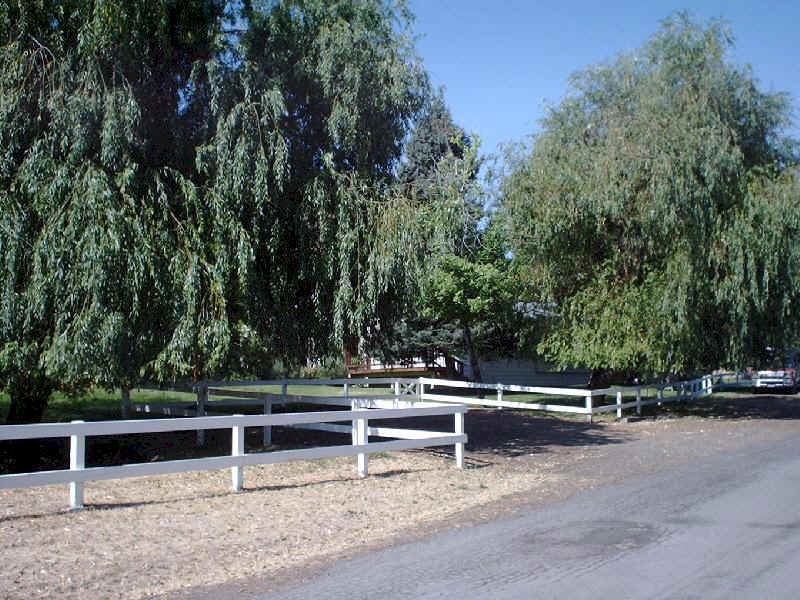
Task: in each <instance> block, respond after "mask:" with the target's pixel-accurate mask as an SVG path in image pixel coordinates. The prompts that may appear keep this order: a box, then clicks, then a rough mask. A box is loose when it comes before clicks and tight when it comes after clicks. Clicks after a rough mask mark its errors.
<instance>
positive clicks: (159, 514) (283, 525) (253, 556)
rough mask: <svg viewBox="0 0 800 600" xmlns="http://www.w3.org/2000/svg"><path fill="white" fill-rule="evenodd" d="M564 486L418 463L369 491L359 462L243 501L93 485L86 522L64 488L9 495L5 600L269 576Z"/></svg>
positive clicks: (257, 487)
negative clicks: (71, 507)
mask: <svg viewBox="0 0 800 600" xmlns="http://www.w3.org/2000/svg"><path fill="white" fill-rule="evenodd" d="M556 479H557V478H556V477H554V476H552V475H551V476H545V475H543V474H541V473H540V472H538V471H537V469H536V468H531V469H529V470H527V472H525V473H522V474H520V473H512V472H505V471H504V470H503V469H498V468H496V467H493V466H487V467H484V468H468V469H466V470H464V471H459V470H457V469H455V467H454V463H453V461H452V459H450V458H445V457H443V456H437V455H433V454H430V453H423V452H414V453H402V454H388V455H380V456H378V457H377V458H373V459H372V460H371V461H370V477H369V478H367V479H364V480H361V479H358V478H357V477H356V476H355V473H354V460H353V459H350V460H348V459H335V460H327V461H315V462H296V463H288V464H281V465H270V466H264V467H248V468H247V469H246V470H245V485H246V490H245V491H244V492H243V493H239V494H234V493H230V492H228V491H227V490H228V489H229V486H230V472H229V471H213V472H203V473H191V474H183V475H177V476H175V475H172V476H162V477H149V478H138V479H127V480H120V481H106V482H96V483H90V484H87V486H86V502H87V507H88V508H87V510H84V511H79V512H67V511H65V510H64V507H65V505H66V504H67V500H68V495H67V487H66V486H63V485H62V486H49V487H44V488H32V489H20V490H8V491H2V492H0V540H2V548H3V551H2V562H0V590H4V592H3V593H4V597H6V598H44V597H47V596H51V595H56V596H59V597H63V598H84V597H97V598H101V597H115V598H130V599H133V598H142V597H146V596H148V595H152V594H156V593H164V592H169V591H170V590H177V589H180V588H182V587H185V586H187V585H208V584H215V583H222V582H225V581H228V580H230V579H234V578H241V577H248V576H255V575H264V574H268V573H270V572H272V571H277V570H279V569H284V568H286V567H291V566H293V565H301V564H304V563H306V562H307V561H309V560H313V559H318V558H321V557H323V556H325V555H328V554H332V553H337V552H341V551H345V550H353V549H357V548H360V547H363V546H364V545H368V544H374V543H379V542H381V541H384V540H388V539H389V538H391V537H392V536H393V535H396V534H399V533H402V532H404V531H407V530H409V529H410V528H412V527H416V526H419V525H420V524H425V523H432V522H436V521H439V520H441V519H444V518H446V517H448V516H450V515H453V514H455V513H456V512H458V511H461V510H464V509H466V508H470V507H474V506H478V505H481V504H486V503H489V502H492V501H494V500H498V499H500V498H502V497H504V496H508V495H510V494H513V493H515V492H519V491H522V490H526V489H530V488H532V487H536V486H552V485H555V484H556Z"/></svg>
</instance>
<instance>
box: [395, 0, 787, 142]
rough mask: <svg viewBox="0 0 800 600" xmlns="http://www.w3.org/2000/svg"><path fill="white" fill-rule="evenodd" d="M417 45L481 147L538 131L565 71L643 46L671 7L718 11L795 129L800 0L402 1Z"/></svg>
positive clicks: (742, 60)
mask: <svg viewBox="0 0 800 600" xmlns="http://www.w3.org/2000/svg"><path fill="white" fill-rule="evenodd" d="M409 6H410V8H411V10H412V12H413V13H414V14H415V15H416V18H417V20H416V23H415V25H414V30H415V32H416V34H417V36H418V39H417V50H418V52H419V54H420V55H421V56H422V58H423V60H424V61H425V65H426V66H427V68H428V71H429V72H430V74H431V76H432V79H433V83H434V84H435V85H436V86H439V85H443V86H445V88H446V89H445V97H446V99H447V102H448V104H449V105H450V108H451V110H452V113H453V117H454V118H455V120H456V122H457V123H459V124H460V125H462V126H463V127H464V128H465V129H467V130H468V131H472V132H474V133H477V134H479V135H480V136H481V139H482V140H483V151H484V152H497V148H498V145H499V144H501V143H505V142H514V141H520V140H522V139H523V138H525V136H528V135H530V134H531V133H533V132H535V131H536V129H537V127H538V120H539V118H540V117H541V116H542V115H543V108H544V107H545V106H546V103H548V102H549V103H550V104H556V103H558V101H559V100H560V99H561V98H562V97H563V95H564V93H565V91H566V89H567V79H568V78H569V76H570V74H572V73H574V72H575V71H578V70H581V69H583V68H585V67H587V66H589V65H591V64H594V63H597V62H601V61H606V60H609V59H613V58H614V57H615V56H617V55H618V54H620V53H623V52H628V51H631V50H634V49H636V48H638V47H640V46H641V45H643V44H644V43H645V42H646V41H647V39H648V38H649V37H650V36H651V35H652V34H653V33H654V32H655V31H656V30H657V29H658V27H659V22H660V21H661V20H662V19H663V18H665V17H667V16H668V15H670V14H672V13H674V12H676V11H678V10H683V9H686V10H688V11H689V12H690V13H691V14H692V15H693V16H694V17H695V19H697V20H700V21H702V22H706V21H707V20H708V19H710V18H716V17H722V18H723V19H725V20H726V21H727V22H728V23H729V24H730V26H731V28H732V31H733V34H734V37H735V40H736V45H735V47H734V50H733V54H732V59H733V60H734V61H735V62H737V63H739V64H750V65H752V67H753V70H754V72H755V74H756V76H757V77H758V79H759V81H760V82H761V89H762V90H765V91H788V92H790V93H791V94H792V96H793V101H794V102H793V104H794V110H795V115H794V117H795V125H794V127H793V128H792V130H791V131H792V133H793V134H794V135H795V136H797V137H800V0H779V1H769V0H767V1H761V2H756V1H749V2H746V1H742V0H739V1H731V2H723V1H710V0H709V1H702V2H697V1H696V2H691V3H684V4H680V3H674V2H668V1H663V0H654V1H647V0H641V1H639V2H635V1H629V2H620V1H614V0H607V1H601V0H597V1H594V2H592V1H584V2H581V1H577V0H561V1H559V2H535V1H525V0H494V1H488V2H487V1H486V0H483V1H478V0H409Z"/></svg>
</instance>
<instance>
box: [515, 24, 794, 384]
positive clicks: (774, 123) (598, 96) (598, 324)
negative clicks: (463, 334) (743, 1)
mask: <svg viewBox="0 0 800 600" xmlns="http://www.w3.org/2000/svg"><path fill="white" fill-rule="evenodd" d="M731 45H732V41H731V36H730V34H729V32H728V29H727V28H726V27H725V26H724V25H723V24H722V23H719V22H712V23H710V24H709V25H708V26H705V27H704V26H701V25H698V24H696V23H694V22H693V21H692V20H691V19H690V18H689V17H688V16H687V15H686V14H678V15H675V16H673V17H670V18H669V19H667V20H666V21H664V23H663V25H662V27H661V29H660V31H659V32H658V33H657V34H656V35H655V36H654V37H653V38H652V39H651V40H650V41H649V42H648V43H647V44H646V45H645V46H644V47H643V48H642V49H641V50H639V51H636V52H634V53H632V54H627V55H623V56H621V57H620V58H618V59H617V60H615V61H613V62H611V63H608V64H601V65H596V66H593V67H591V68H589V69H587V70H585V71H582V72H580V73H577V74H576V75H574V76H573V77H572V79H571V90H570V92H569V93H568V95H567V96H566V98H565V99H564V100H563V101H562V102H561V103H560V104H559V105H558V106H556V107H554V108H553V109H552V110H551V111H550V112H549V114H548V115H547V116H546V118H545V119H544V120H543V122H542V133H541V134H540V135H538V137H537V138H536V139H535V141H534V144H533V147H532V150H531V151H530V153H529V154H523V155H521V156H518V157H517V160H516V162H515V165H514V169H513V172H512V174H511V175H510V177H508V179H507V180H506V182H505V184H504V195H503V210H504V212H505V214H506V216H507V219H508V223H509V224H510V227H509V236H510V239H511V240H512V248H513V251H514V255H515V260H516V261H517V262H518V264H519V265H520V272H521V273H522V274H523V277H524V279H525V281H526V283H527V285H528V286H529V290H531V294H532V297H534V298H535V299H536V300H537V301H539V302H544V303H553V304H554V305H555V306H556V307H557V309H556V310H557V312H558V315H559V316H558V318H556V319H554V320H553V322H552V324H551V327H550V329H549V331H548V334H547V335H546V337H545V339H544V340H543V342H542V343H541V344H540V350H541V351H543V352H544V354H545V355H546V356H547V357H549V358H550V359H553V360H555V361H556V362H558V363H559V364H561V365H571V364H572V365H574V364H578V365H583V366H588V367H591V368H594V369H597V370H613V371H617V372H622V373H627V374H639V375H641V374H644V373H664V372H685V371H691V370H694V369H701V368H713V367H717V366H720V365H726V364H727V365H737V364H738V365H741V364H743V361H745V360H746V359H748V358H751V357H753V356H757V355H758V354H759V353H760V352H762V351H763V349H764V347H765V346H766V345H767V344H768V343H769V344H783V343H785V342H787V340H788V338H789V337H791V335H793V334H794V333H795V332H796V331H797V330H798V322H799V320H798V311H797V307H798V306H800V304H798V301H799V300H800V285H798V282H800V279H798V275H800V270H799V269H800V260H799V259H800V256H799V255H798V250H797V248H796V243H795V242H794V241H793V240H796V239H797V234H798V229H797V226H798V211H799V210H800V203H799V202H798V201H799V200H800V198H798V196H797V190H798V188H797V183H796V181H795V178H794V177H793V176H792V175H791V174H790V173H789V172H788V170H787V168H788V167H790V166H791V165H792V164H793V163H795V162H796V156H797V155H796V153H795V151H794V148H795V146H794V145H793V142H792V140H790V139H788V138H786V137H785V135H784V134H783V131H784V126H785V125H786V124H787V123H788V121H789V109H790V102H789V98H788V97H787V95H786V94H782V93H766V92H763V91H761V90H760V89H759V87H758V83H757V81H756V80H755V78H754V76H753V74H752V72H751V71H750V69H749V68H741V67H738V66H736V65H735V64H733V63H732V62H731V61H730V60H729V58H728V51H729V49H730V47H731Z"/></svg>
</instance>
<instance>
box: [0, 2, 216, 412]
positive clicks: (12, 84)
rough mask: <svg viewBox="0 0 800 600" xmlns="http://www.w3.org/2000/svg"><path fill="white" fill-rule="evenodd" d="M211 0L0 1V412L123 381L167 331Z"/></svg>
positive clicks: (33, 408)
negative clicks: (57, 391)
mask: <svg viewBox="0 0 800 600" xmlns="http://www.w3.org/2000/svg"><path fill="white" fill-rule="evenodd" d="M220 14H221V8H220V7H219V6H217V5H215V4H214V3H210V2H207V3H180V4H178V3H164V2H103V3H99V2H98V3H94V2H77V1H76V2H62V3H50V2H3V3H2V5H0V45H1V46H2V47H1V48H0V53H1V54H2V62H3V65H4V68H3V71H2V74H0V113H2V114H1V116H0V153H1V154H0V260H1V261H2V262H1V263H0V265H2V266H1V267H0V294H2V296H0V374H1V375H2V381H3V383H4V384H5V387H7V389H8V390H9V392H10V394H11V400H12V403H11V412H10V414H9V415H8V421H9V422H12V423H13V422H24V421H29V420H38V419H39V418H40V417H41V413H42V410H43V409H44V406H45V404H46V400H47V397H48V396H49V392H50V390H52V389H53V387H54V386H55V385H57V384H58V385H60V386H62V387H67V388H68V389H69V388H70V387H74V386H78V385H82V384H84V383H86V382H88V381H94V382H97V383H101V384H111V383H122V384H123V385H124V384H125V383H129V382H130V381H131V380H133V379H135V378H136V377H137V376H138V370H139V369H140V368H141V367H142V366H143V365H145V364H147V363H148V362H149V361H151V360H153V358H154V357H155V356H156V355H157V353H158V352H159V350H160V347H161V343H162V341H161V340H163V338H164V336H165V335H166V334H167V331H168V330H169V327H170V322H169V318H170V316H171V315H170V312H169V311H168V310H165V307H166V306H168V303H169V301H170V298H171V296H172V293H173V290H172V286H171V273H170V262H171V260H172V256H173V251H174V249H175V247H176V245H177V244H176V242H175V236H174V235H172V231H173V230H174V226H173V225H172V223H173V222H174V220H175V218H176V217H175V213H176V212H177V213H178V214H180V212H181V209H182V206H181V205H182V204H183V203H184V194H183V191H184V190H190V189H191V188H192V183H191V181H190V180H188V179H187V173H191V171H192V169H193V167H192V163H193V152H192V144H193V143H194V142H195V141H196V140H197V139H199V138H200V137H202V131H198V130H197V127H196V116H195V115H196V111H195V106H194V103H193V102H192V101H191V99H186V100H185V101H184V102H183V104H184V106H183V107H182V108H179V105H180V104H181V102H180V99H181V93H182V91H183V90H184V89H185V86H186V85H187V83H188V81H189V80H190V75H191V69H192V65H193V64H194V63H195V62H196V61H198V60H202V59H203V58H204V57H205V56H208V54H209V51H210V50H209V49H210V47H211V46H212V45H213V39H214V37H215V35H216V29H217V25H216V22H217V20H218V18H219V15H220Z"/></svg>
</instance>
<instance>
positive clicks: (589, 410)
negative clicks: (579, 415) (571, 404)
mask: <svg viewBox="0 0 800 600" xmlns="http://www.w3.org/2000/svg"><path fill="white" fill-rule="evenodd" d="M586 422H587V423H591V422H592V397H591V395H590V396H586Z"/></svg>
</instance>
